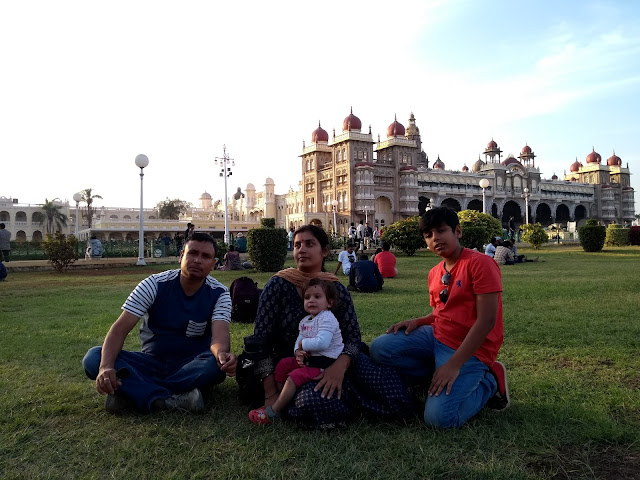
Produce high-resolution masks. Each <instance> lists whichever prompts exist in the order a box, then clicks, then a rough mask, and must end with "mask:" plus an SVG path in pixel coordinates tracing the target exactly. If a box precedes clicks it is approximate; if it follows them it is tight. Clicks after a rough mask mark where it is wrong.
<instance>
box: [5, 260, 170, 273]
mask: <svg viewBox="0 0 640 480" xmlns="http://www.w3.org/2000/svg"><path fill="white" fill-rule="evenodd" d="M144 261H145V263H146V264H147V265H153V264H171V263H173V264H177V263H178V259H177V258H176V257H164V258H145V259H144ZM137 262H138V257H114V258H101V259H99V260H94V259H92V260H85V259H84V258H82V259H79V260H76V261H75V262H74V263H72V264H71V265H70V266H69V270H82V269H95V268H117V267H130V266H133V265H135V264H136V263H137ZM4 266H5V267H7V271H9V272H28V271H36V270H53V266H51V264H50V263H49V261H48V260H17V261H13V260H12V261H10V262H5V263H4Z"/></svg>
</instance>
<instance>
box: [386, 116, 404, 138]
mask: <svg viewBox="0 0 640 480" xmlns="http://www.w3.org/2000/svg"><path fill="white" fill-rule="evenodd" d="M403 136H404V126H403V125H402V124H401V123H400V122H398V119H397V117H396V118H395V119H394V120H393V123H392V124H391V125H389V127H388V128H387V137H403Z"/></svg>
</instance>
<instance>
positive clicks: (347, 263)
mask: <svg viewBox="0 0 640 480" xmlns="http://www.w3.org/2000/svg"><path fill="white" fill-rule="evenodd" d="M352 226H353V224H352ZM354 248H355V243H354V242H353V241H352V240H349V241H348V242H347V248H346V249H345V250H343V251H341V252H340V255H338V265H337V266H336V271H335V272H333V273H334V275H337V274H338V272H339V271H340V267H342V272H343V273H344V274H345V275H349V270H351V265H353V262H355V261H356V254H355V252H354V251H353V250H354Z"/></svg>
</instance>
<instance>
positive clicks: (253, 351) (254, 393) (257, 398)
mask: <svg viewBox="0 0 640 480" xmlns="http://www.w3.org/2000/svg"><path fill="white" fill-rule="evenodd" d="M269 354H270V351H269V349H268V347H267V342H266V339H264V338H263V337H256V336H255V335H249V336H247V337H244V347H243V349H242V353H241V354H240V355H239V356H238V368H237V369H236V382H238V391H239V393H240V401H241V402H242V403H245V404H249V405H250V407H251V408H257V407H260V406H261V405H263V404H264V389H263V387H262V375H261V373H260V372H257V371H256V368H255V365H256V362H258V361H260V360H264V359H265V358H267V357H269Z"/></svg>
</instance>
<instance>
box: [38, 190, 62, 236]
mask: <svg viewBox="0 0 640 480" xmlns="http://www.w3.org/2000/svg"><path fill="white" fill-rule="evenodd" d="M56 201H58V202H59V201H60V199H59V198H54V199H53V200H51V201H49V200H48V199H46V198H45V199H44V203H43V204H42V210H44V219H45V221H46V226H45V230H46V232H47V233H48V234H50V235H52V234H53V233H54V232H55V231H56V230H58V231H60V230H62V229H63V228H64V227H66V226H67V216H66V215H65V214H64V213H62V212H61V211H60V210H61V209H62V206H60V205H56Z"/></svg>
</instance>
